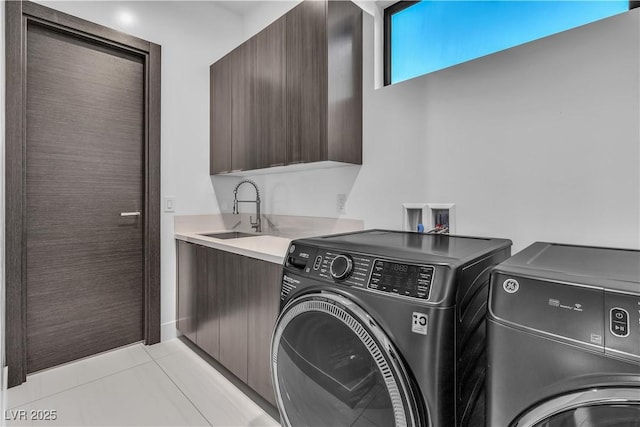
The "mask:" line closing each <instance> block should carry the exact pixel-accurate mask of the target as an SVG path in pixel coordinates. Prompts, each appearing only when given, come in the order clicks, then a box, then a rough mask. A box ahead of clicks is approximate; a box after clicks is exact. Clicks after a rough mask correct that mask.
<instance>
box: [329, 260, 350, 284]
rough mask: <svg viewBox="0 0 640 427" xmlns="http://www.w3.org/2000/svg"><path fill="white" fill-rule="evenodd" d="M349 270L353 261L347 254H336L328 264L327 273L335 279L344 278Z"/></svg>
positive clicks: (347, 275)
mask: <svg viewBox="0 0 640 427" xmlns="http://www.w3.org/2000/svg"><path fill="white" fill-rule="evenodd" d="M351 270H353V261H351V258H350V257H348V256H347V255H338V256H336V257H335V258H334V259H333V260H332V261H331V265H330V266H329V273H330V274H331V277H333V278H334V279H336V280H342V279H346V278H347V277H349V274H351Z"/></svg>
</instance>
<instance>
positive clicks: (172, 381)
mask: <svg viewBox="0 0 640 427" xmlns="http://www.w3.org/2000/svg"><path fill="white" fill-rule="evenodd" d="M143 348H144V347H143ZM145 351H146V352H147V354H149V352H148V351H147V350H146V349H145ZM167 356H170V354H167V355H165V356H163V357H160V358H159V359H162V358H164V357H167ZM149 357H151V360H153V362H154V363H155V364H156V366H157V367H158V368H159V369H160V370H161V371H162V373H163V374H164V375H165V376H166V377H167V378H168V379H169V381H171V383H172V384H173V385H174V386H176V388H177V389H178V390H179V391H180V393H182V395H183V396H184V397H185V399H187V401H188V402H189V403H190V404H191V406H193V407H194V409H195V410H196V411H198V413H199V414H200V416H201V417H202V419H203V420H205V421H206V422H207V424H209V426H210V427H213V424H212V423H211V421H209V418H207V417H205V416H204V414H203V413H202V412H201V411H200V408H198V406H197V405H196V404H195V403H193V401H192V400H191V399H190V398H189V396H187V393H185V392H184V390H182V388H181V387H180V386H179V385H178V384H176V382H175V381H174V380H173V378H171V376H170V375H169V374H167V371H165V370H164V369H163V368H162V366H160V364H159V363H158V360H156V359H154V358H153V357H152V356H151V355H150V354H149Z"/></svg>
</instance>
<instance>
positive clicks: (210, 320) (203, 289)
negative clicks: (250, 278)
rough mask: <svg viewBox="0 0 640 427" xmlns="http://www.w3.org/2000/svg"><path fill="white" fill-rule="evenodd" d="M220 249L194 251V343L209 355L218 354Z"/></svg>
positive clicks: (216, 355)
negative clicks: (196, 308) (195, 294)
mask: <svg viewBox="0 0 640 427" xmlns="http://www.w3.org/2000/svg"><path fill="white" fill-rule="evenodd" d="M220 253H221V252H220V251H218V250H215V249H211V248H205V247H201V248H198V251H197V253H196V258H197V265H198V273H197V274H196V276H197V281H198V285H197V292H196V293H197V299H198V301H197V307H198V327H197V329H198V331H197V334H196V344H198V346H199V347H200V348H201V349H203V350H204V351H205V352H207V354H209V355H210V356H212V357H214V358H216V359H218V358H219V356H220V313H219V311H220V309H219V303H218V281H217V278H216V270H217V264H218V263H219V261H218V258H220Z"/></svg>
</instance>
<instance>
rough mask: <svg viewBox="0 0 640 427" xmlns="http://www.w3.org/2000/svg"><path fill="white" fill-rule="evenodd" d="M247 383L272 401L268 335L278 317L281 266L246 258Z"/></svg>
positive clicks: (269, 341) (269, 338)
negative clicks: (247, 280) (247, 290)
mask: <svg viewBox="0 0 640 427" xmlns="http://www.w3.org/2000/svg"><path fill="white" fill-rule="evenodd" d="M248 262H249V268H248V269H247V270H248V272H249V285H248V286H249V294H248V351H249V354H248V373H247V375H248V381H247V383H248V385H249V386H250V387H251V388H252V389H254V390H255V391H256V392H257V393H258V394H260V395H261V396H262V397H264V398H265V399H266V400H267V401H269V402H271V403H272V404H273V405H275V404H276V400H275V395H274V392H273V384H272V382H271V335H272V333H273V328H274V326H275V323H276V319H277V317H278V309H279V304H280V280H281V277H282V267H281V266H280V265H278V264H274V263H271V262H266V261H260V260H256V259H248Z"/></svg>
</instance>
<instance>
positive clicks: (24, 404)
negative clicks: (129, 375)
mask: <svg viewBox="0 0 640 427" xmlns="http://www.w3.org/2000/svg"><path fill="white" fill-rule="evenodd" d="M145 353H146V352H145ZM147 355H148V353H147ZM149 357H150V358H151V356H149ZM153 361H154V360H153V358H151V360H147V361H145V362H141V363H136V364H135V365H132V366H129V367H128V368H125V369H121V370H119V371H115V372H112V373H110V374H108V375H103V376H101V377H99V378H94V379H92V380H91V381H87V382H84V383H82V384H78V385H74V386H73V387H69V388H65V389H63V390H59V391H56V392H55V393H51V394H48V395H46V396H42V397H39V398H37V399H34V400H30V401H28V402H23V403H21V404H19V405H16V406H13V407H11V408H7V410H11V409H18V408H20V407H22V406H26V405H29V404H31V403H35V402H39V401H41V400H44V399H48V398H50V397H53V396H57V395H59V394H62V393H66V392H67V391H70V390H73V389H74V388H78V387H82V386H85V385H87V384H91V383H94V382H96V381H100V380H103V379H105V378H108V377H110V376H113V375H117V374H121V373H122V372H125V371H128V370H129V369H133V368H137V367H138V366H142V365H146V364H147V363H151V362H153Z"/></svg>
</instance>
